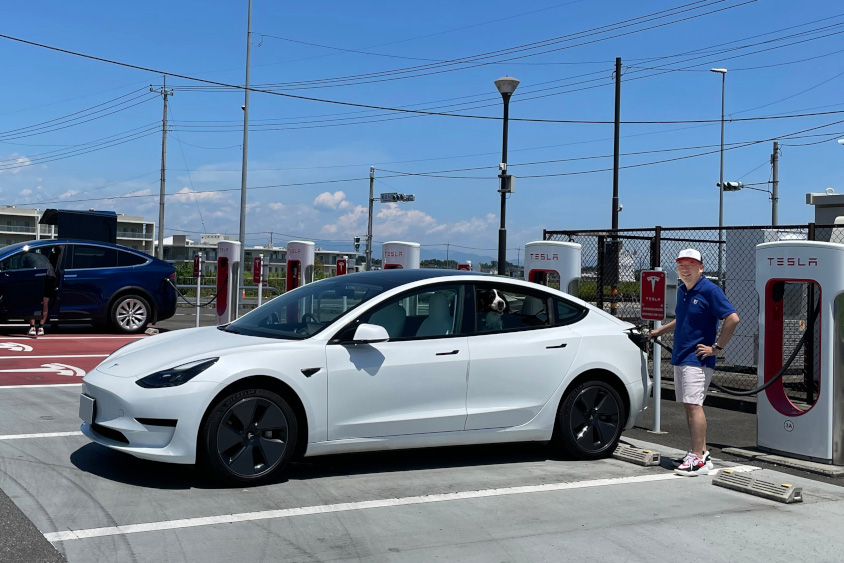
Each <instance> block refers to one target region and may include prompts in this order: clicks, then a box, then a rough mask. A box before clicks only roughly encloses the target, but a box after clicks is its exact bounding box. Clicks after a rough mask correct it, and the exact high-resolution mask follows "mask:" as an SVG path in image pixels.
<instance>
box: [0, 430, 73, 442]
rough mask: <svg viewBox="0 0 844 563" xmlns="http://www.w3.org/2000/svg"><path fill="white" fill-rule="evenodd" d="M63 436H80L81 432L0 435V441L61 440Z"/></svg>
mask: <svg viewBox="0 0 844 563" xmlns="http://www.w3.org/2000/svg"><path fill="white" fill-rule="evenodd" d="M65 436H82V432H80V431H79V430H76V431H75V432H42V433H41V434H5V435H3V434H0V441H5V440H27V439H29V438H63V437H65Z"/></svg>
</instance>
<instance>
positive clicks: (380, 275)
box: [353, 268, 490, 286]
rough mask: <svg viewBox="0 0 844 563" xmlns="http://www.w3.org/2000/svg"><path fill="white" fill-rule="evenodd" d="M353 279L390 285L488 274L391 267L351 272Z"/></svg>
mask: <svg viewBox="0 0 844 563" xmlns="http://www.w3.org/2000/svg"><path fill="white" fill-rule="evenodd" d="M353 275H354V276H355V277H354V278H353V279H354V280H355V281H359V282H361V283H379V282H380V283H386V284H388V285H391V286H399V285H404V284H407V283H412V282H416V281H420V280H427V279H431V278H440V277H442V278H445V277H451V276H466V275H475V276H479V277H490V275H489V274H482V273H480V272H468V271H466V270H440V269H437V268H413V269H407V270H405V269H400V268H396V269H391V270H372V271H369V272H357V273H355V274H353Z"/></svg>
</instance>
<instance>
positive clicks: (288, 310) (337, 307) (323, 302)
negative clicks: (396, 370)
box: [220, 276, 391, 340]
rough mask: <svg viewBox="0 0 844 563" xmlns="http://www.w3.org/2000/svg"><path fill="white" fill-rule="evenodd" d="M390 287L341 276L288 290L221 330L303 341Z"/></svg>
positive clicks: (389, 285)
mask: <svg viewBox="0 0 844 563" xmlns="http://www.w3.org/2000/svg"><path fill="white" fill-rule="evenodd" d="M390 287H391V284H380V285H379V284H375V283H359V282H358V283H356V282H355V281H354V276H338V277H334V278H330V279H326V280H322V281H318V282H316V283H311V284H308V285H305V286H302V287H300V288H297V289H295V290H293V291H288V292H287V293H285V294H283V295H281V296H279V297H276V298H275V299H273V300H272V301H269V302H268V303H266V304H265V305H262V306H261V307H259V308H257V309H255V310H254V311H252V312H250V313H249V314H247V315H245V316H243V317H241V318H239V319H238V320H236V321H234V322H233V323H230V324H228V325H225V326H223V327H220V328H221V329H222V330H225V331H226V332H234V333H236V334H246V335H249V336H262V337H265V338H280V339H289V340H301V339H303V338H308V337H310V336H313V335H314V334H316V333H318V332H319V331H321V330H322V329H324V328H325V327H327V326H328V325H329V324H331V323H332V322H334V320H335V319H336V318H338V317H340V316H341V315H343V314H344V313H346V312H347V311H351V310H352V309H354V308H355V307H357V306H358V305H360V304H361V303H363V302H365V301H368V300H369V299H371V298H373V297H375V296H376V295H378V294H379V293H381V292H383V291H384V290H386V289H389V288H390Z"/></svg>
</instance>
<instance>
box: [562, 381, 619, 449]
mask: <svg viewBox="0 0 844 563" xmlns="http://www.w3.org/2000/svg"><path fill="white" fill-rule="evenodd" d="M626 420H627V415H626V414H625V409H624V402H623V401H622V400H621V397H620V396H619V394H618V391H616V390H615V388H614V387H613V386H612V385H610V384H609V383H606V382H604V381H586V382H583V383H581V384H580V385H578V386H577V387H574V388H573V389H571V390H570V391H569V392H568V394H567V395H566V396H565V399H564V400H563V401H562V402H561V403H560V407H559V409H558V410H557V421H556V424H555V426H554V439H553V441H554V444H555V445H556V446H557V447H559V448H560V449H561V450H562V451H563V452H564V453H566V454H567V455H569V456H571V457H573V458H575V459H600V458H603V457H607V456H610V455H612V453H613V451H615V448H616V446H617V445H618V441H619V439H620V438H621V432H622V430H623V429H624V424H625V422H626Z"/></svg>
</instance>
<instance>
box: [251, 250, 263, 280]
mask: <svg viewBox="0 0 844 563" xmlns="http://www.w3.org/2000/svg"><path fill="white" fill-rule="evenodd" d="M263 263H264V261H263V260H262V259H261V257H260V256H256V257H255V258H254V260H252V283H261V270H262V269H263V265H264V264H263Z"/></svg>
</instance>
